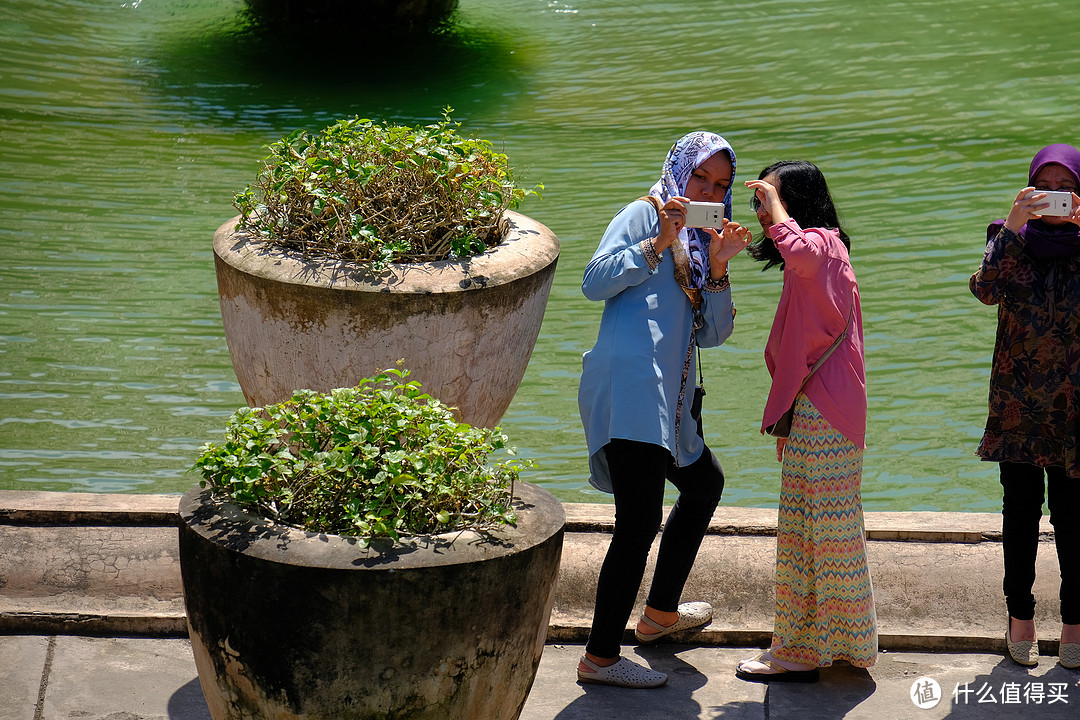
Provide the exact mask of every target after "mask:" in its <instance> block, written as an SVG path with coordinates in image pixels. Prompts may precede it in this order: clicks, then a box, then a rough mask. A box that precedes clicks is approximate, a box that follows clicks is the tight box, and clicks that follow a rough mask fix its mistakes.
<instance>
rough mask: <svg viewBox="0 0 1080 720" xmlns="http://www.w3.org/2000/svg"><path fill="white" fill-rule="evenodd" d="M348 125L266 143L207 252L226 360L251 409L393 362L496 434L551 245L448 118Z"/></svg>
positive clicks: (552, 258) (534, 332) (536, 327)
mask: <svg viewBox="0 0 1080 720" xmlns="http://www.w3.org/2000/svg"><path fill="white" fill-rule="evenodd" d="M448 113H449V109H447V111H446V113H444V116H443V118H442V120H441V121H439V122H436V123H434V124H431V125H427V126H423V127H405V126H400V125H393V124H390V123H376V122H373V121H370V120H364V119H360V118H353V119H351V120H343V121H340V122H338V123H335V124H334V125H331V126H330V127H328V128H326V129H324V130H323V131H322V132H320V133H315V134H312V133H308V132H305V131H297V132H294V133H292V134H291V135H289V136H287V137H285V138H283V139H281V140H280V141H278V142H276V143H273V144H272V145H271V146H270V154H269V156H268V157H267V158H266V159H265V161H264V164H263V170H262V172H261V173H260V174H259V176H258V178H257V180H256V182H255V183H254V184H253V185H252V186H251V187H249V188H247V189H246V190H244V191H243V192H241V193H239V194H238V195H237V196H236V207H237V208H238V209H239V210H240V215H239V216H238V217H236V218H233V219H232V220H230V221H229V222H227V223H225V224H224V225H222V226H221V227H220V228H219V229H218V231H217V233H216V234H215V236H214V253H215V264H216V268H217V275H218V289H219V294H220V298H221V314H222V319H223V322H224V328H225V334H226V338H227V340H228V344H229V351H230V354H231V356H232V360H233V367H234V369H235V370H236V375H237V379H238V380H239V382H240V386H241V389H242V390H243V392H244V396H245V398H246V400H247V402H248V404H249V405H251V406H263V405H267V404H271V403H274V402H280V401H282V400H285V399H287V398H289V397H290V396H291V394H292V391H293V390H295V389H297V388H312V389H315V390H329V389H332V388H335V387H349V386H353V385H355V384H356V383H357V382H358V381H359V380H360V378H362V377H366V376H369V375H371V374H374V373H375V372H378V371H379V370H381V369H382V368H385V367H391V366H393V365H394V364H395V363H396V362H397V361H398V360H404V362H405V365H406V366H407V367H409V368H411V369H412V371H413V373H414V375H415V377H416V378H417V379H419V380H420V381H421V382H423V383H424V387H425V388H427V390H428V391H429V392H430V393H431V394H432V395H434V396H436V397H438V398H440V399H441V400H442V401H444V402H446V403H447V404H449V405H451V406H453V407H456V408H457V409H458V412H459V414H460V417H461V418H462V419H463V420H465V421H467V422H469V423H470V424H473V425H479V426H483V427H491V426H494V425H495V424H497V423H498V421H499V420H500V419H501V417H502V415H503V413H504V412H505V411H506V408H507V407H508V406H509V404H510V401H511V400H512V399H513V396H514V393H515V392H516V390H517V387H518V385H519V384H520V383H521V379H522V377H523V376H524V373H525V369H526V367H527V365H528V361H529V357H530V356H531V354H532V348H533V346H534V345H535V343H536V338H537V336H538V335H539V332H540V325H541V322H542V320H543V314H544V309H545V307H546V304H547V298H548V295H549V293H550V290H551V283H552V280H553V278H554V273H555V266H556V263H557V261H558V254H559V242H558V238H556V237H555V235H554V234H552V233H551V231H550V230H548V229H547V228H546V227H544V226H543V225H541V224H540V223H537V222H536V221H534V220H532V219H531V218H528V217H526V216H524V215H521V214H520V213H516V212H514V211H512V210H510V207H511V206H513V205H515V204H516V203H517V202H518V201H520V200H521V199H522V198H524V197H525V196H526V195H527V194H529V193H530V192H532V191H527V190H523V189H521V188H519V187H517V186H516V184H515V183H514V180H513V176H512V172H511V169H510V165H509V162H508V159H507V157H506V155H505V154H503V153H499V152H497V151H496V150H495V149H494V148H493V146H492V145H491V143H490V142H487V141H484V140H478V139H474V138H466V137H462V136H461V135H460V134H459V133H458V132H457V129H458V124H457V123H455V122H454V121H452V120H451V119H450V117H449V114H448Z"/></svg>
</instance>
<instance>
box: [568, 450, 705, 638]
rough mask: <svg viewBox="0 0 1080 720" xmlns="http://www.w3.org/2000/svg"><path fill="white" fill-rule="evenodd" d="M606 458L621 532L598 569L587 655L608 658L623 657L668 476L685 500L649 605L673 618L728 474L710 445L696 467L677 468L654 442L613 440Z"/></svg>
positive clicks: (673, 517) (667, 530)
mask: <svg viewBox="0 0 1080 720" xmlns="http://www.w3.org/2000/svg"><path fill="white" fill-rule="evenodd" d="M603 452H604V453H605V454H606V457H607V463H608V469H609V471H610V473H611V484H612V488H613V490H614V493H615V534H614V535H612V537H611V544H610V545H609V546H608V551H607V556H606V557H605V558H604V564H603V566H601V568H600V577H599V579H598V581H597V584H596V607H595V609H594V611H593V624H592V632H591V633H590V634H589V642H588V644H587V645H586V646H585V650H586V651H588V652H590V653H592V654H593V655H596V656H598V657H603V658H610V657H615V656H617V655H618V654H619V652H620V645H621V643H622V635H623V631H624V630H625V629H626V623H627V621H628V620H629V619H630V613H631V612H633V610H634V602H635V600H637V592H638V588H640V587H641V580H642V578H643V577H644V575H645V565H646V563H647V561H648V557H649V548H650V547H651V546H652V542H653V539H655V538H656V532H657V530H659V528H660V522H661V520H662V518H663V508H664V480H665V478H666V479H667V480H670V481H671V483H672V484H673V485H674V486H675V487H676V488H678V490H679V498H678V500H676V501H675V506H674V507H672V508H671V513H670V514H669V515H668V520H667V523H666V524H665V525H664V534H663V536H662V537H661V539H660V550H659V553H658V555H657V557H656V571H655V572H654V573H653V580H652V586H651V587H650V589H649V598H648V600H647V602H648V604H649V606H651V607H653V608H655V609H657V610H664V611H668V612H673V611H675V610H678V608H679V597H680V596H681V595H682V590H683V585H685V584H686V578H687V577H688V576H689V575H690V569H691V568H692V567H693V565H694V559H695V558H696V557H697V552H698V547H700V545H701V539H702V538H703V537H704V536H705V531H706V530H708V528H709V521H710V520H711V519H712V514H713V511H714V510H716V505H717V503H719V502H720V494H721V493H722V492H723V490H724V471H723V469H722V468H721V467H720V462H719V461H718V460H717V459H716V456H714V455H713V454H712V451H710V450H709V448H708V447H706V448H705V450H704V451H703V452H702V454H701V457H700V458H698V460H697V461H696V462H694V463H692V464H690V465H687V466H686V467H681V468H680V467H675V463H674V461H673V460H672V458H671V453H669V452H668V451H667V449H666V448H663V447H661V446H659V445H653V444H651V443H643V442H636V441H633V440H612V441H611V442H610V443H608V444H607V445H605V446H604V450H603Z"/></svg>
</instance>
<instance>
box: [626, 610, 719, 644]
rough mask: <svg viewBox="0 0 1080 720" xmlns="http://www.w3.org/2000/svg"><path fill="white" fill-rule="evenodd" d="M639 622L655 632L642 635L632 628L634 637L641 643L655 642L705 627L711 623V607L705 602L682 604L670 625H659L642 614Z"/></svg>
mask: <svg viewBox="0 0 1080 720" xmlns="http://www.w3.org/2000/svg"><path fill="white" fill-rule="evenodd" d="M641 622H643V623H645V624H646V625H648V626H649V627H651V628H652V629H653V630H656V632H654V633H643V632H641V631H640V630H638V629H637V628H634V637H636V638H637V639H638V642H641V643H651V642H656V641H657V640H659V639H660V638H662V637H664V636H665V635H670V634H671V633H675V632H679V631H680V630H694V629H697V628H702V627H705V626H706V625H708V624H709V623H711V622H712V605H710V604H709V603H707V602H688V603H682V604H680V605H679V619H678V620H676V621H675V622H674V623H672V624H671V625H661V624H660V623H658V622H656V621H655V620H653V619H652V618H650V617H649V616H648V615H645V614H644V613H642V615H641Z"/></svg>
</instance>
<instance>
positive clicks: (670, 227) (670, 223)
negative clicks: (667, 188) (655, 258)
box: [653, 196, 690, 255]
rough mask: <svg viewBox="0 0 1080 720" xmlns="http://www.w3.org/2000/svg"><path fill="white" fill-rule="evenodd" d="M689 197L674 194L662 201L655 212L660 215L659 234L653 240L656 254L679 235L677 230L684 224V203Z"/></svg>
mask: <svg viewBox="0 0 1080 720" xmlns="http://www.w3.org/2000/svg"><path fill="white" fill-rule="evenodd" d="M687 202H690V201H689V199H687V198H684V197H682V196H676V197H673V198H671V199H670V200H668V201H667V202H666V203H664V207H662V208H660V210H659V212H658V213H657V214H658V215H659V216H660V234H659V235H657V236H656V239H655V240H653V249H654V250H656V254H657V255H659V254H660V253H662V252H664V250H666V249H667V248H668V246H670V245H671V243H673V242H675V241H676V240H677V239H678V237H679V231H680V230H682V227H683V225H685V224H686V205H684V204H683V203H687Z"/></svg>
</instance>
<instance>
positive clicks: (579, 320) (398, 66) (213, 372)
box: [0, 0, 1080, 511]
mask: <svg viewBox="0 0 1080 720" xmlns="http://www.w3.org/2000/svg"><path fill="white" fill-rule="evenodd" d="M1078 30H1080V3H1076V2H1073V1H1072V0H1068V1H1062V2H1052V1H1050V2H1042V3H1039V4H1038V12H1035V11H1033V10H1032V9H1031V8H1030V6H1029V5H1028V4H1023V3H1015V2H992V1H988V0H982V1H977V0H952V1H951V2H947V3H943V2H938V1H932V2H930V1H921V0H896V1H893V2H887V3H885V2H882V3H876V2H874V3H871V2H865V0H803V1H801V2H790V1H789V2H781V1H768V0H765V1H758V2H738V1H735V2H728V3H722V4H721V3H713V2H704V1H698V2H693V1H689V0H688V1H686V2H667V3H627V2H622V1H619V2H615V1H614V0H580V1H578V2H562V1H561V0H461V3H460V8H459V11H458V14H457V17H456V24H455V30H454V32H453V33H451V34H450V35H448V36H446V37H442V38H436V39H432V40H430V41H426V42H409V43H400V44H398V45H396V46H394V47H392V48H390V49H385V48H383V49H377V50H375V49H372V48H370V47H367V46H365V45H364V44H362V43H357V44H356V45H355V47H351V48H347V49H344V48H343V49H342V51H341V52H339V53H337V54H335V55H334V56H332V57H331V58H329V59H327V58H320V57H316V56H315V55H314V54H313V53H312V52H311V51H309V50H308V49H305V44H306V43H308V42H314V43H316V44H320V39H319V38H317V37H316V38H305V37H302V36H298V37H295V38H289V39H280V38H279V39H266V38H260V37H259V36H258V34H256V33H253V32H251V31H250V30H249V29H248V28H247V24H246V22H245V20H244V18H243V4H242V2H240V1H239V0H214V1H212V0H188V1H183V0H142V1H141V2H139V1H138V0H136V1H134V2H121V1H119V0H117V1H114V2H111V3H102V2H90V0H38V1H33V0H22V1H21V2H14V1H12V0H0V149H2V152H0V488H3V489H18V490H57V491H70V490H73V491H92V492H165V493H172V492H182V491H184V490H186V489H187V488H189V487H191V486H192V485H193V484H194V483H195V482H196V478H195V477H194V476H192V475H186V474H185V471H186V469H187V468H188V467H189V466H190V465H191V462H192V460H193V458H194V456H195V454H196V451H197V448H198V447H199V446H200V445H201V444H202V443H204V442H206V441H208V440H213V439H216V438H217V437H218V436H219V435H220V433H221V430H222V429H223V427H224V422H225V418H226V417H227V416H228V415H229V413H230V412H231V411H232V410H233V409H235V408H236V407H238V406H240V405H242V404H243V397H242V395H241V393H240V390H239V387H238V385H237V384H236V378H235V375H234V374H233V371H232V367H231V365H230V361H229V354H228V349H227V347H226V344H225V340H224V336H223V334H222V330H221V324H220V316H219V314H218V304H217V295H216V283H215V277H214V271H213V260H212V255H211V251H210V238H211V236H212V234H213V231H214V229H215V228H216V227H217V226H218V225H220V224H221V223H222V222H224V221H225V220H226V219H228V218H229V217H231V216H232V215H233V214H235V211H234V210H233V208H232V207H231V200H232V195H233V194H234V193H235V192H236V191H238V190H240V189H242V188H243V187H244V186H245V185H246V184H247V183H248V182H249V181H250V180H251V179H252V178H253V177H254V175H255V173H256V172H257V170H258V163H259V159H260V158H261V157H262V156H263V155H264V154H265V153H264V148H265V146H266V145H267V144H268V143H270V142H271V141H273V140H275V139H277V138H279V137H280V136H281V135H283V134H285V133H287V132H290V131H291V130H293V129H295V128H298V127H306V128H309V129H317V128H321V127H323V126H325V125H327V124H329V123H331V122H333V121H334V120H336V119H338V118H340V117H344V116H352V115H360V116H362V117H371V118H376V119H390V120H394V121H399V122H406V123H410V124H415V123H426V122H429V121H432V120H434V119H436V118H437V117H438V116H439V114H440V110H441V108H442V107H444V106H447V105H449V106H452V107H453V108H454V109H455V112H454V115H455V117H456V118H457V119H459V120H461V121H462V123H463V128H464V130H465V131H467V132H469V133H473V134H478V135H481V136H484V137H487V138H489V139H492V140H493V141H495V142H496V144H497V145H498V146H499V147H501V148H504V149H505V151H506V152H507V153H508V154H509V155H510V158H511V161H512V162H513V163H514V165H515V167H517V168H518V176H519V180H521V181H522V183H523V184H525V185H532V184H534V183H537V182H543V183H544V184H545V185H546V187H547V190H546V191H545V192H544V197H543V198H542V199H529V200H528V201H527V202H526V203H525V204H524V205H523V206H522V208H521V209H522V210H523V211H524V212H526V213H527V214H529V215H532V216H534V217H535V218H537V219H538V220H540V221H541V222H543V223H545V224H546V225H548V226H549V227H550V228H551V229H552V230H553V231H555V233H556V234H557V235H558V236H559V237H560V239H561V241H562V256H561V258H560V260H559V268H558V274H557V277H556V279H555V284H554V287H553V289H552V293H551V299H550V303H549V305H548V309H547V314H546V316H545V321H544V326H543V329H542V331H541V334H540V339H539V342H538V343H537V346H536V350H535V353H534V355H533V358H532V362H531V364H530V366H529V370H528V372H527V374H526V376H525V381H524V383H523V385H522V386H521V389H520V390H519V392H518V394H517V397H516V398H515V400H514V402H513V404H512V405H511V407H510V409H509V411H508V412H507V414H506V416H505V418H504V421H503V428H504V430H505V431H506V432H507V434H509V435H510V436H511V439H512V441H513V443H514V444H516V445H517V446H518V447H519V449H521V450H522V451H523V453H524V454H526V455H527V456H529V457H532V458H534V459H536V460H537V461H538V462H539V463H540V465H541V468H542V469H541V470H540V471H538V472H536V473H535V474H533V475H531V477H530V479H532V480H534V481H536V482H539V483H541V484H542V485H544V486H545V487H547V488H549V489H550V490H552V491H553V492H554V493H555V494H556V495H557V496H558V497H560V498H561V499H563V500H567V501H605V502H606V501H608V499H609V496H606V495H602V494H599V493H596V492H594V491H592V489H591V488H589V486H588V484H587V482H586V474H587V470H586V458H585V444H584V437H583V434H582V431H581V426H580V423H579V421H578V415H577V403H576V392H577V378H578V373H579V372H580V357H581V353H582V352H584V351H585V350H587V349H588V348H589V347H590V346H591V345H592V342H593V341H594V339H595V334H596V328H597V323H598V321H599V317H600V310H601V308H600V305H599V304H594V303H590V302H589V301H587V300H585V299H584V298H583V297H582V295H581V292H580V282H581V275H582V270H583V269H584V266H585V264H586V263H587V262H588V260H589V258H590V256H591V255H592V252H593V250H594V248H595V246H596V243H597V241H598V239H599V237H600V234H601V233H602V231H603V229H604V227H605V226H606V224H607V222H608V220H609V219H610V217H611V216H612V215H613V214H614V213H615V212H616V211H617V210H618V209H619V208H620V207H621V206H622V205H623V204H625V203H626V202H628V201H630V200H631V199H633V198H635V197H638V196H640V195H642V194H643V193H644V192H645V191H646V190H647V188H648V187H649V185H651V184H652V182H653V181H654V180H655V179H656V176H657V173H658V171H659V167H660V164H661V161H662V159H663V157H664V154H665V152H666V151H667V148H668V147H669V146H670V144H671V143H672V142H673V141H674V140H675V139H676V138H678V137H679V136H680V135H682V134H683V133H684V132H686V131H688V130H692V129H699V128H704V129H710V130H713V131H716V132H719V133H720V134H722V135H724V136H725V137H726V138H727V139H728V140H729V141H731V142H732V144H733V145H734V146H735V149H736V152H737V153H738V167H739V172H738V176H737V180H745V179H747V178H750V177H756V175H757V172H758V170H760V169H761V167H763V166H764V165H766V164H767V163H769V162H772V161H774V160H777V159H783V158H806V159H810V160H813V161H814V162H816V163H818V164H819V165H820V166H821V167H822V168H823V170H824V171H825V174H826V176H827V177H828V179H829V180H830V184H831V187H832V189H833V193H834V195H835V197H836V200H837V202H838V204H839V206H840V209H841V212H842V216H843V219H844V221H845V224H846V226H847V229H848V230H849V232H850V234H851V236H852V238H853V253H852V254H853V260H854V263H855V268H856V272H857V274H858V276H859V279H860V284H861V288H862V297H863V311H864V321H865V330H866V355H867V382H868V391H869V415H870V418H869V437H868V442H869V446H870V447H869V449H868V451H867V454H866V460H865V474H864V480H863V497H864V501H865V506H866V508H867V509H868V510H962V511H993V510H995V509H996V508H997V507H999V500H998V497H999V488H998V485H997V479H996V466H994V465H992V464H988V463H983V462H980V461H979V460H978V458H976V457H975V456H974V454H973V452H974V449H975V446H976V444H977V442H978V438H979V436H980V434H981V430H982V423H983V421H984V419H985V415H984V414H985V402H986V382H987V376H988V372H989V361H990V353H991V349H992V345H993V334H994V325H995V321H994V309H992V308H987V307H984V306H982V305H980V304H979V303H978V302H977V301H975V299H974V298H973V297H971V296H970V294H969V293H968V290H967V278H968V276H969V275H970V274H971V272H972V271H973V270H974V269H975V268H976V267H977V265H978V262H979V259H980V257H981V253H982V247H983V244H984V240H985V236H984V229H985V227H986V224H987V222H988V221H989V220H991V219H993V218H995V217H1001V216H1003V214H1004V213H1005V211H1006V210H1007V208H1008V205H1009V203H1010V202H1011V198H1012V196H1013V195H1014V194H1015V192H1016V190H1017V189H1019V187H1021V186H1022V185H1023V184H1024V179H1025V175H1026V168H1027V163H1028V161H1029V160H1030V158H1031V156H1032V155H1033V153H1034V152H1035V151H1036V150H1037V149H1038V148H1040V147H1042V146H1043V145H1045V144H1048V143H1050V142H1073V143H1077V142H1080V137H1078V136H1077V132H1076V130H1075V122H1074V118H1075V117H1076V116H1077V110H1078V107H1077V103H1078V100H1080V86H1078V81H1077V78H1078V77H1080V76H1078V75H1077V73H1076V68H1077V67H1080V44H1078V43H1077V42H1076V38H1077V36H1078V35H1077V31H1078ZM749 199H750V194H749V193H748V192H747V191H746V189H745V188H743V187H741V184H739V185H738V187H737V189H736V194H735V203H734V204H735V213H736V218H737V219H739V220H742V221H747V222H749V221H752V220H753V215H752V213H751V212H750V210H749ZM731 272H732V284H733V288H734V297H735V302H736V305H737V306H738V309H739V316H738V320H737V326H736V330H735V334H734V335H733V336H732V338H731V339H730V340H729V341H728V342H727V343H726V344H725V345H724V346H723V347H722V348H719V349H717V350H711V351H706V352H705V353H703V357H704V366H705V367H704V369H705V378H706V388H707V390H708V397H707V398H706V410H705V423H706V432H707V439H708V441H709V443H710V445H711V446H712V447H713V448H714V449H715V450H716V452H717V454H718V456H719V457H720V458H721V461H722V463H723V465H724V468H725V470H726V472H727V476H728V486H727V490H726V492H725V494H724V501H723V502H724V503H726V504H732V505H742V506H763V507H768V506H775V504H776V494H777V490H778V486H779V468H778V465H777V463H776V461H775V458H774V451H773V447H772V443H771V442H770V441H769V440H767V439H765V438H763V437H762V436H761V435H760V434H759V432H758V425H759V421H760V416H761V408H762V405H763V402H764V398H765V395H766V393H767V389H768V373H767V372H766V370H765V367H764V363H763V360H762V348H763V346H764V342H765V337H766V335H767V332H768V328H769V324H770V322H771V318H772V314H773V310H774V308H775V301H776V298H777V296H778V293H779V289H780V275H779V274H778V273H775V272H770V273H765V274H763V273H761V272H759V266H758V265H756V264H754V263H753V262H752V261H751V260H750V259H749V258H748V257H744V256H740V257H739V258H736V260H735V261H733V263H732V269H731Z"/></svg>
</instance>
